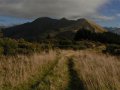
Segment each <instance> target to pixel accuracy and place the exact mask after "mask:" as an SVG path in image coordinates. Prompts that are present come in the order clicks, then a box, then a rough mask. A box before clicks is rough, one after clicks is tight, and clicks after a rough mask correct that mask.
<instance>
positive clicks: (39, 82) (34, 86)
mask: <svg viewBox="0 0 120 90" xmlns="http://www.w3.org/2000/svg"><path fill="white" fill-rule="evenodd" d="M58 61H59V60H56V61H55V62H54V63H53V64H52V65H51V66H50V68H49V69H48V70H47V71H46V73H44V74H43V77H42V78H40V80H37V81H36V82H35V83H34V84H33V85H32V86H31V87H30V90H38V87H39V85H40V84H41V83H42V82H44V81H45V79H46V77H47V76H49V74H50V73H52V71H53V69H54V68H55V66H56V65H57V64H58Z"/></svg>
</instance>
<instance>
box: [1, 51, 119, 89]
mask: <svg viewBox="0 0 120 90" xmlns="http://www.w3.org/2000/svg"><path fill="white" fill-rule="evenodd" d="M76 82H77V83H76ZM74 87H75V88H74ZM73 89H76V90H120V58H119V57H113V56H110V55H104V54H101V53H98V52H92V51H91V50H86V51H85V50H84V51H73V50H62V51H60V50H59V51H49V52H47V53H45V52H43V53H41V54H34V55H32V56H19V55H18V56H15V57H0V90H73Z"/></svg>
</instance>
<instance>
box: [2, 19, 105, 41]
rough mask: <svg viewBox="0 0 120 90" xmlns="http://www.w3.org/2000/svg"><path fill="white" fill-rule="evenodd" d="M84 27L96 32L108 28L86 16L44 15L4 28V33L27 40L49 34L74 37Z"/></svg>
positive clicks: (54, 36)
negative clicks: (71, 17) (52, 16)
mask: <svg viewBox="0 0 120 90" xmlns="http://www.w3.org/2000/svg"><path fill="white" fill-rule="evenodd" d="M82 28H84V29H86V30H90V31H91V32H95V33H103V32H107V30H105V29H103V28H102V27H101V26H99V25H97V24H96V23H94V22H93V21H90V20H87V19H84V18H81V19H78V20H68V19H66V18H62V19H59V20H58V19H52V18H48V17H42V18H38V19H36V20H34V21H33V22H30V23H25V24H22V25H17V26H13V27H10V28H6V29H4V30H3V35H4V36H5V37H11V38H15V39H20V38H24V39H27V40H44V39H46V38H47V37H48V36H50V37H52V38H69V39H73V38H74V36H75V34H76V32H77V31H78V30H80V29H82Z"/></svg>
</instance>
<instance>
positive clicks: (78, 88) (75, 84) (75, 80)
mask: <svg viewBox="0 0 120 90" xmlns="http://www.w3.org/2000/svg"><path fill="white" fill-rule="evenodd" d="M74 66H75V65H74V61H73V59H72V58H68V71H69V79H70V80H69V84H68V88H67V90H85V87H84V84H83V82H82V80H81V79H80V78H79V75H78V73H77V71H76V70H74Z"/></svg>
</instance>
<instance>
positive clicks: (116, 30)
mask: <svg viewBox="0 0 120 90" xmlns="http://www.w3.org/2000/svg"><path fill="white" fill-rule="evenodd" d="M105 29H107V30H108V31H110V32H113V33H116V34H118V35H120V28H117V27H105Z"/></svg>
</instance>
